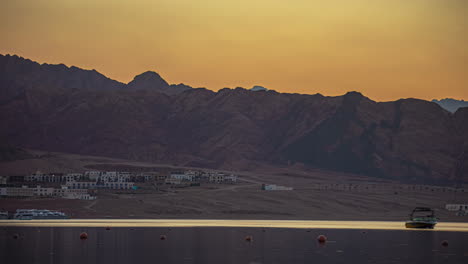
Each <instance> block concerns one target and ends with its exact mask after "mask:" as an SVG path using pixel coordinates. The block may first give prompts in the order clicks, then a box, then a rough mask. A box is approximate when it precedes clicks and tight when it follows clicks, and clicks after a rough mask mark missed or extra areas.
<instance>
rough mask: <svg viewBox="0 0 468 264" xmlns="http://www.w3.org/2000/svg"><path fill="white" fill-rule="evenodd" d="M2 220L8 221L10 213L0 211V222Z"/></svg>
mask: <svg viewBox="0 0 468 264" xmlns="http://www.w3.org/2000/svg"><path fill="white" fill-rule="evenodd" d="M2 219H8V212H6V211H0V220H2Z"/></svg>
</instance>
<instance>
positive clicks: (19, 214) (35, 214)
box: [13, 209, 69, 220]
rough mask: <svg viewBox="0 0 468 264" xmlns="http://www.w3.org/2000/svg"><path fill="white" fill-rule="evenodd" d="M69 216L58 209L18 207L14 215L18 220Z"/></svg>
mask: <svg viewBox="0 0 468 264" xmlns="http://www.w3.org/2000/svg"><path fill="white" fill-rule="evenodd" d="M68 218H69V217H68V216H67V215H66V214H64V213H62V212H58V211H50V210H37V209H18V210H16V213H15V214H14V216H13V219H17V220H33V219H68Z"/></svg>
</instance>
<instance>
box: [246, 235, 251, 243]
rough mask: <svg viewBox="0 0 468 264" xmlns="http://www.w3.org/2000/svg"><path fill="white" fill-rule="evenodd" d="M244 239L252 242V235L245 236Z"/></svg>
mask: <svg viewBox="0 0 468 264" xmlns="http://www.w3.org/2000/svg"><path fill="white" fill-rule="evenodd" d="M245 241H248V242H252V241H253V237H252V236H246V237H245Z"/></svg>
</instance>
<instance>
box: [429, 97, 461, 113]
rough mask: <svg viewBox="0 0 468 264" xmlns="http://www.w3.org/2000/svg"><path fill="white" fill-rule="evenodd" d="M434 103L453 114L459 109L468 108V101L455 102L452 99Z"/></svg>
mask: <svg viewBox="0 0 468 264" xmlns="http://www.w3.org/2000/svg"><path fill="white" fill-rule="evenodd" d="M432 102H434V103H437V104H438V105H440V106H441V107H442V108H444V109H445V110H447V111H449V112H452V113H455V112H456V111H457V110H458V108H462V107H468V101H464V100H455V99H451V98H446V99H442V100H440V101H439V100H436V99H434V100H432Z"/></svg>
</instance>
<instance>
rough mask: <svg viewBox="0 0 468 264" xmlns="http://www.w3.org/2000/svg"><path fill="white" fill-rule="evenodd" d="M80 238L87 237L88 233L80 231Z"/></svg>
mask: <svg viewBox="0 0 468 264" xmlns="http://www.w3.org/2000/svg"><path fill="white" fill-rule="evenodd" d="M80 239H81V240H85V239H88V233H86V232H83V233H81V234H80Z"/></svg>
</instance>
